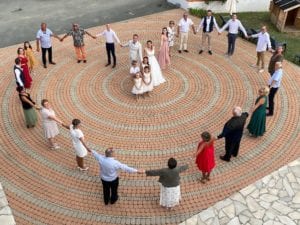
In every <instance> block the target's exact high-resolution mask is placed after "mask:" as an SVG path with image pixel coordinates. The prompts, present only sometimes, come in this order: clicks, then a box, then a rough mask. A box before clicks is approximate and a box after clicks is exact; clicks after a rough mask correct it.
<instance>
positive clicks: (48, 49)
mask: <svg viewBox="0 0 300 225" xmlns="http://www.w3.org/2000/svg"><path fill="white" fill-rule="evenodd" d="M47 51H48V60H49V62H50V63H52V47H50V48H42V60H43V64H44V65H46V64H47V60H46V52H47Z"/></svg>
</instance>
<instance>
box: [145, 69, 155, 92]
mask: <svg viewBox="0 0 300 225" xmlns="http://www.w3.org/2000/svg"><path fill="white" fill-rule="evenodd" d="M143 81H144V93H147V94H148V96H149V97H151V95H150V92H151V91H152V90H153V82H152V77H151V72H150V68H149V66H145V67H144V76H143Z"/></svg>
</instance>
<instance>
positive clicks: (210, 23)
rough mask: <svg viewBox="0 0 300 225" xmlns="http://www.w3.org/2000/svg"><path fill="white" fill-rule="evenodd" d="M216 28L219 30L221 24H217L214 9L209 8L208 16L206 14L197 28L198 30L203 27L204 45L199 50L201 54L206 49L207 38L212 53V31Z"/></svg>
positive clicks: (209, 50) (209, 51)
mask: <svg viewBox="0 0 300 225" xmlns="http://www.w3.org/2000/svg"><path fill="white" fill-rule="evenodd" d="M214 27H215V28H216V29H217V31H219V26H218V24H217V21H216V19H215V18H214V17H213V16H212V11H211V10H207V16H205V17H204V18H203V19H202V20H201V22H200V24H199V27H198V29H197V32H199V30H200V29H201V28H202V46H201V49H200V51H199V54H202V52H203V49H204V44H205V42H206V39H208V53H209V54H210V55H212V51H211V32H212V31H213V28H214Z"/></svg>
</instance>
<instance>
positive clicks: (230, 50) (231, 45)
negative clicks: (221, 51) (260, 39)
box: [227, 33, 237, 55]
mask: <svg viewBox="0 0 300 225" xmlns="http://www.w3.org/2000/svg"><path fill="white" fill-rule="evenodd" d="M227 36H228V50H227V54H228V55H233V53H234V48H235V40H236V37H237V34H231V33H228V35H227Z"/></svg>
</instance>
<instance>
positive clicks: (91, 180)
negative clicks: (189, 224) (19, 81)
mask: <svg viewBox="0 0 300 225" xmlns="http://www.w3.org/2000/svg"><path fill="white" fill-rule="evenodd" d="M182 13H183V11H182V10H179V9H176V10H171V11H167V12H163V13H159V14H154V15H150V16H145V17H141V18H137V19H133V20H129V21H123V22H119V23H117V24H112V29H114V30H115V31H116V32H117V34H118V36H119V38H120V39H121V41H122V42H125V41H127V40H129V39H130V38H131V37H132V34H133V33H138V34H139V35H140V39H141V42H142V44H143V45H145V42H146V41H147V40H149V39H150V40H153V41H154V44H155V46H156V47H157V49H158V48H159V44H160V43H159V42H160V31H161V28H162V27H163V26H165V25H166V24H168V21H169V20H170V19H173V20H175V21H178V20H179V19H180V18H181V16H182ZM191 18H192V19H193V20H194V22H195V23H196V24H197V25H198V22H199V19H197V18H193V17H191ZM79 22H80V21H79ZM49 24H50V22H49ZM49 26H50V25H49ZM50 29H51V26H50ZM103 29H104V27H103V26H102V27H98V28H92V29H90V30H89V31H90V32H91V33H92V34H96V33H98V32H100V31H101V30H103ZM33 35H34V34H33ZM200 40H201V37H200V35H199V34H198V35H192V34H190V39H189V50H190V53H182V54H178V53H177V52H176V51H175V50H173V52H172V58H171V60H172V65H171V67H170V68H169V69H167V70H165V71H163V74H164V76H165V77H166V80H167V82H166V83H164V84H162V85H160V86H159V87H156V88H155V89H154V91H153V93H152V97H151V98H149V97H145V99H140V101H139V102H138V103H136V101H135V99H134V97H133V96H132V95H131V88H132V83H131V80H130V77H129V75H128V74H129V57H128V52H129V50H128V48H122V49H121V48H120V47H117V50H116V51H117V60H118V62H117V67H116V68H115V69H111V68H110V67H104V65H105V63H106V53H105V48H104V46H103V45H104V41H103V39H98V40H97V41H95V40H92V39H91V38H89V37H86V39H85V41H86V48H87V52H88V63H87V64H83V63H81V64H77V63H76V59H75V54H74V49H73V47H72V39H71V38H70V37H69V38H68V39H67V40H65V41H64V42H63V43H59V42H58V41H57V40H53V45H54V61H56V62H57V65H55V66H52V65H50V66H48V68H47V69H44V68H42V67H41V66H40V67H39V68H37V69H36V71H35V74H34V75H33V80H34V82H33V86H32V89H31V90H30V93H31V95H32V97H33V98H34V99H36V101H37V102H38V103H40V100H41V99H43V98H47V99H48V100H49V101H50V102H51V104H52V106H53V108H54V110H55V112H56V114H57V116H58V117H59V118H61V119H62V120H63V121H64V122H65V123H70V122H71V120H72V119H73V118H79V119H81V121H82V130H83V132H84V134H85V137H86V140H87V143H88V145H89V146H91V147H92V148H94V149H96V150H98V151H99V152H102V153H103V151H104V150H105V148H107V147H110V146H113V147H114V148H117V149H118V150H117V158H118V159H119V160H120V161H122V162H124V163H126V164H128V165H130V166H134V167H138V168H144V169H153V168H161V167H165V166H166V162H167V159H168V158H169V157H171V156H174V157H175V158H176V159H178V161H179V164H185V163H188V164H189V165H190V168H189V170H188V171H186V172H184V173H183V174H182V179H181V191H182V201H181V204H180V206H178V207H177V208H176V209H175V210H174V211H170V212H167V211H165V210H164V209H162V208H160V207H159V205H158V200H159V185H158V183H157V178H156V177H146V176H145V175H138V174H126V173H123V172H121V174H120V177H121V179H120V188H119V192H120V193H119V194H120V199H119V201H118V202H117V203H116V204H115V205H113V206H111V205H109V206H105V205H104V203H103V199H102V185H101V183H100V180H99V176H98V173H99V168H98V165H97V162H96V161H95V160H94V159H93V158H92V157H91V156H89V157H87V160H86V163H87V165H88V166H89V167H90V170H89V171H88V172H80V171H78V170H76V164H75V159H74V151H73V149H72V145H71V140H70V137H69V134H68V131H67V130H64V129H62V128H61V129H60V130H61V134H60V135H59V137H58V143H59V144H60V145H61V147H62V148H61V149H59V150H49V149H48V148H47V142H46V140H45V139H44V136H43V130H42V127H41V123H40V122H39V124H38V126H36V127H35V128H34V129H27V128H26V127H25V125H24V118H23V113H22V110H21V105H20V102H19V99H18V96H17V93H16V91H15V80H14V76H13V74H12V65H13V61H14V58H15V57H16V49H17V47H18V46H20V45H17V46H11V47H7V48H4V49H1V50H0V56H1V61H0V72H1V77H0V87H1V93H2V94H1V99H0V103H1V123H0V130H1V136H0V141H1V147H0V150H1V154H0V160H1V170H0V181H1V183H2V185H3V188H4V190H5V193H6V196H7V199H8V201H9V204H10V206H11V208H12V210H13V214H14V216H15V220H16V222H17V224H55V225H56V224H70V225H71V224H178V223H180V222H181V221H184V220H185V219H187V218H189V217H190V216H192V215H194V214H196V213H198V212H199V211H201V210H202V209H204V208H207V207H209V206H211V205H212V204H213V203H215V202H217V201H219V200H221V199H224V198H225V197H228V196H229V195H230V194H232V193H234V192H236V191H238V190H240V189H242V188H243V187H245V186H247V185H249V184H251V183H253V182H254V181H256V180H257V179H259V178H261V177H263V176H265V175H267V174H269V173H271V172H272V171H274V170H275V169H277V168H279V167H281V166H283V165H285V164H287V163H288V162H290V161H292V160H294V159H296V158H298V157H299V153H300V145H299V138H300V135H299V130H300V123H299V109H300V102H299V99H300V92H299V90H300V76H299V74H300V69H299V67H297V66H295V65H293V64H291V63H289V62H285V63H284V78H283V82H282V87H281V89H280V90H279V92H278V95H277V96H276V100H275V101H276V106H275V107H276V108H275V115H274V116H273V117H272V118H268V119H267V132H266V134H265V135H264V136H263V137H261V138H257V139H254V138H250V137H249V136H247V135H245V136H244V138H243V141H242V144H241V149H240V155H239V157H238V158H236V159H233V160H232V162H230V163H224V162H222V161H220V160H219V158H218V156H219V155H220V154H223V152H224V140H221V141H218V142H217V143H216V162H217V167H216V168H215V170H214V171H213V174H212V180H211V181H210V182H209V183H208V184H205V185H203V184H200V183H199V182H198V181H197V179H198V178H199V177H200V174H199V172H198V170H197V168H196V167H195V165H194V153H195V151H196V146H197V143H198V141H199V139H200V134H201V132H203V131H205V130H208V131H210V132H212V133H213V134H214V135H217V134H219V132H220V131H221V130H222V128H223V125H224V123H225V122H226V121H227V120H228V119H229V118H230V117H231V110H232V107H233V106H235V105H240V106H241V107H242V108H243V109H244V110H245V111H248V110H249V109H250V107H251V106H253V105H254V101H255V99H256V96H257V90H258V88H259V87H261V86H263V85H265V84H266V82H267V80H268V78H269V75H268V74H267V72H265V73H263V74H258V73H257V71H256V70H254V69H253V68H251V67H250V65H251V64H253V63H254V62H255V60H256V55H255V46H254V45H253V44H250V43H249V42H246V41H244V40H241V39H238V40H237V50H236V53H235V55H234V56H233V57H232V58H231V59H229V58H226V57H225V56H224V52H225V50H226V48H227V39H226V35H225V34H223V35H222V36H218V35H217V34H214V37H213V52H214V54H213V55H212V56H210V55H208V54H207V53H203V54H202V55H199V54H198V51H199V43H200ZM175 49H177V45H176V46H175ZM37 57H38V59H39V60H40V55H38V56H37Z"/></svg>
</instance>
